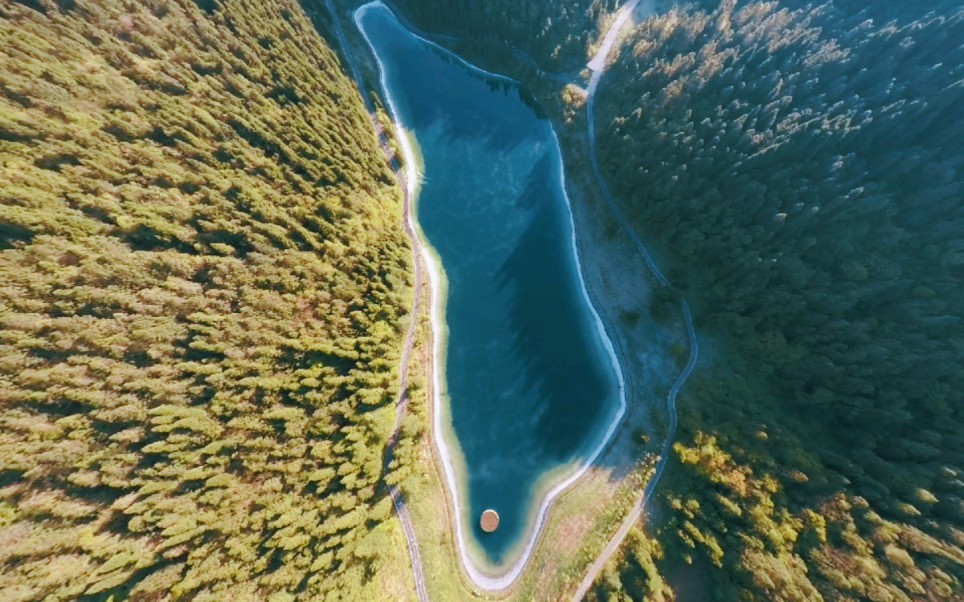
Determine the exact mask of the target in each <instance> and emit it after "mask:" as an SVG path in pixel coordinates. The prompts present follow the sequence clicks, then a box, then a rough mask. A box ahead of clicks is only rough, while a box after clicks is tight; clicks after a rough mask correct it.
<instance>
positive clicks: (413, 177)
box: [354, 1, 626, 592]
mask: <svg viewBox="0 0 964 602" xmlns="http://www.w3.org/2000/svg"><path fill="white" fill-rule="evenodd" d="M378 5H381V6H382V8H387V7H385V5H384V3H382V2H377V1H376V2H370V3H368V4H366V5H364V6H362V7H360V8H358V9H357V10H356V11H355V13H354V20H355V22H356V24H357V25H359V29H360V30H361V33H362V35H363V37H365V38H366V40H367V41H368V42H369V45H370V46H372V49H373V50H374V49H375V47H374V45H373V44H372V41H371V40H370V39H368V34H367V32H366V31H365V28H364V27H362V26H361V23H360V19H361V18H362V17H363V16H364V14H365V13H366V11H368V10H371V9H373V8H375V7H377V6H378ZM409 34H411V35H413V36H415V37H419V36H417V34H414V33H413V32H411V31H409ZM420 39H421V40H422V41H423V42H424V43H426V44H428V45H431V46H436V47H437V48H439V50H440V51H443V52H445V53H446V54H448V55H450V56H451V57H452V58H454V59H455V60H457V61H459V62H460V63H462V64H463V65H464V66H465V67H466V68H468V69H470V70H472V71H476V72H478V73H481V74H483V75H485V76H486V77H489V78H495V79H499V80H505V81H508V82H512V83H516V84H517V83H518V82H515V81H514V80H511V79H510V78H506V77H504V76H499V75H496V74H493V73H491V72H488V71H485V70H483V69H479V68H478V67H476V66H474V65H471V64H469V63H468V62H466V61H465V60H464V59H462V58H461V57H458V56H457V55H455V54H453V53H451V52H449V51H446V50H445V49H443V48H441V47H439V46H437V45H436V44H433V43H432V42H430V41H428V40H425V39H424V38H420ZM375 60H376V61H377V62H379V67H380V70H381V85H382V89H383V93H384V95H385V99H386V102H387V104H388V107H389V109H390V111H391V113H392V117H393V121H394V122H395V124H396V127H397V128H398V130H399V131H400V132H401V130H402V123H401V121H400V117H399V112H398V110H397V107H396V102H395V99H394V97H393V96H392V94H391V91H390V90H389V89H388V81H387V79H386V77H387V76H386V70H385V66H384V65H382V64H381V60H380V59H379V57H378V56H377V54H376V56H375ZM552 137H553V139H554V145H555V151H556V153H557V160H558V162H559V165H560V172H559V177H560V183H559V185H560V190H561V192H562V194H563V196H564V197H565V200H566V205H567V206H566V210H567V213H568V219H569V220H570V228H571V229H570V231H571V233H572V240H571V244H572V247H573V253H574V256H575V258H576V262H577V265H578V257H579V253H578V248H577V245H576V240H575V225H574V224H573V223H572V221H573V219H574V217H573V215H572V210H571V206H570V205H569V199H568V196H567V195H566V193H565V182H564V180H562V178H563V177H564V176H563V170H562V155H561V149H560V147H559V142H558V138H557V136H556V133H555V131H554V130H552ZM398 141H399V144H400V146H401V147H402V150H403V154H404V156H405V159H406V173H405V181H406V184H407V187H408V195H409V196H410V197H414V195H415V192H416V191H417V185H418V175H419V174H418V173H417V171H416V167H415V166H416V163H415V158H416V153H415V149H414V148H413V147H412V143H411V141H410V140H409V139H408V137H406V136H405V135H400V136H399V137H398ZM406 215H407V217H408V219H410V220H411V219H412V215H411V213H407V214H406ZM411 227H412V229H413V230H414V224H411ZM418 248H419V249H421V250H422V252H423V253H424V257H423V259H424V261H425V264H426V265H427V266H428V268H429V269H428V276H429V281H430V282H431V284H432V286H431V296H432V311H431V317H432V327H433V331H434V333H435V341H434V354H435V357H438V354H439V353H440V338H439V336H438V333H439V332H441V331H440V328H441V324H440V320H441V317H440V316H441V314H440V313H439V307H440V304H439V290H440V285H441V275H440V273H439V271H438V270H439V268H438V267H437V266H436V265H435V263H434V260H433V257H432V256H431V255H430V254H429V253H428V251H427V248H426V246H425V245H424V244H423V243H421V242H419V243H418ZM579 278H580V281H581V286H582V289H583V291H582V293H583V294H584V295H585V296H586V301H587V303H588V306H589V309H590V311H591V312H592V314H593V317H594V319H595V321H596V322H597V327H598V328H599V329H600V334H601V336H602V337H603V343H604V344H605V345H607V346H608V347H609V353H610V355H611V356H612V361H613V367H614V369H615V371H616V375H617V376H618V383H619V402H620V407H619V408H618V413H617V415H616V416H615V418H614V419H613V420H612V422H611V423H610V424H609V425H608V427H607V428H606V431H605V433H604V434H603V436H602V437H601V439H600V441H599V443H598V445H596V446H595V447H594V448H593V450H592V451H591V452H590V453H589V454H588V457H587V458H586V459H585V460H584V461H583V462H582V463H581V464H580V465H579V467H578V468H576V469H575V470H574V471H572V472H571V473H569V475H568V476H567V477H566V478H565V479H563V480H562V481H560V482H558V483H556V484H555V485H554V486H553V487H552V488H551V489H550V490H549V491H548V493H547V494H546V495H545V496H544V498H543V500H542V502H541V503H540V505H539V507H538V510H537V511H536V513H535V520H534V522H533V526H532V528H531V532H530V534H529V536H528V538H527V539H526V542H525V546H524V548H523V551H522V553H521V555H520V556H519V557H518V558H517V559H516V561H515V562H514V563H512V565H511V566H510V567H509V568H508V570H507V571H505V572H503V573H501V574H494V575H493V574H489V573H486V572H484V571H482V570H480V569H479V568H478V567H477V566H476V564H475V562H474V561H473V560H472V559H471V557H470V556H469V553H468V547H467V542H466V534H465V532H464V529H463V525H462V523H461V522H460V521H461V518H460V517H461V507H460V504H459V497H458V492H457V491H456V479H455V472H454V467H453V465H452V462H451V460H450V454H449V451H448V449H447V446H446V443H445V441H444V438H443V437H442V424H441V422H440V421H441V416H442V412H441V411H440V403H441V400H440V397H439V396H438V392H439V391H440V390H441V382H440V381H439V378H440V374H439V371H438V370H436V371H434V373H433V384H434V390H435V399H434V408H435V411H434V412H433V439H434V443H435V445H436V448H437V450H438V452H439V455H438V458H439V460H440V461H441V464H442V467H443V469H444V473H445V474H444V477H445V479H446V486H447V489H448V492H449V494H450V496H451V500H452V501H453V503H454V506H455V508H454V510H455V516H456V519H455V521H456V523H455V531H456V533H455V534H456V541H457V548H458V552H459V555H460V559H461V565H462V568H463V570H464V571H465V574H466V575H467V576H468V578H469V580H470V581H471V582H472V583H473V584H474V585H475V586H476V587H478V588H479V589H482V590H485V591H488V592H500V591H505V590H506V589H508V588H510V587H511V586H513V585H514V584H515V582H516V580H517V579H518V578H519V576H520V575H521V574H522V572H523V570H524V569H525V567H526V565H527V564H528V561H529V560H530V559H531V556H532V552H533V550H534V548H535V546H536V544H537V542H538V540H539V536H540V534H541V532H542V530H543V528H544V526H545V523H546V518H547V516H548V512H549V509H550V508H551V506H552V504H553V503H554V501H555V499H556V498H557V497H558V496H559V494H561V493H562V492H563V491H565V490H566V489H568V488H569V487H570V486H571V485H572V484H573V483H574V482H576V481H577V480H578V479H580V478H581V477H582V475H583V474H585V472H586V471H587V470H588V468H589V467H590V466H592V465H593V463H594V462H595V461H596V459H597V458H598V457H599V455H600V454H601V452H602V451H603V450H604V449H605V447H606V445H607V444H608V443H609V441H610V440H611V438H612V435H613V434H614V432H615V430H616V429H617V427H618V425H619V424H620V423H621V421H622V417H623V415H624V414H625V411H626V399H625V386H624V382H625V381H624V377H623V374H622V366H621V364H620V362H619V361H618V358H617V357H616V352H615V350H614V349H613V347H612V341H611V339H610V337H609V333H608V332H607V331H606V330H605V326H604V325H603V323H602V321H601V318H600V316H599V314H598V312H597V311H596V309H595V307H594V306H593V305H592V303H591V300H590V299H589V293H588V291H587V290H586V283H585V280H584V278H583V277H582V275H581V273H580V274H579ZM400 516H401V514H400Z"/></svg>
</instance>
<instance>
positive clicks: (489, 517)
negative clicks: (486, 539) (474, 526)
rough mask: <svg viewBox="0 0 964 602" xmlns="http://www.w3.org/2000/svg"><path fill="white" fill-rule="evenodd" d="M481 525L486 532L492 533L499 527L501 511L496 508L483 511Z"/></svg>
mask: <svg viewBox="0 0 964 602" xmlns="http://www.w3.org/2000/svg"><path fill="white" fill-rule="evenodd" d="M479 525H481V527H482V530H483V531H485V532H486V533H491V532H493V531H495V530H496V529H498V528H499V513H498V512H496V511H495V510H486V511H485V512H483V513H482V518H481V520H479Z"/></svg>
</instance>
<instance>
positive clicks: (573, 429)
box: [496, 154, 609, 462]
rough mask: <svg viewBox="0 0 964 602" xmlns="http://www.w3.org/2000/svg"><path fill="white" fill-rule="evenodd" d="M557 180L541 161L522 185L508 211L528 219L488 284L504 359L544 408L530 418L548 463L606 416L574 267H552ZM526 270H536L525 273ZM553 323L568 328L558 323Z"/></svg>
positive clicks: (557, 244)
mask: <svg viewBox="0 0 964 602" xmlns="http://www.w3.org/2000/svg"><path fill="white" fill-rule="evenodd" d="M558 172H559V166H558V165H557V163H556V161H554V160H553V158H552V157H551V156H550V155H549V154H544V155H543V157H542V158H541V159H540V160H539V161H538V162H537V163H536V165H535V166H534V167H533V169H532V171H531V172H530V174H529V176H528V177H527V178H526V182H525V185H524V189H523V190H522V192H521V194H520V195H519V197H518V199H517V200H516V206H517V207H518V208H519V209H520V210H524V211H527V212H530V213H531V215H532V218H531V220H530V221H529V224H528V226H527V227H526V229H525V231H524V233H523V234H522V235H521V236H520V237H519V240H518V242H517V243H516V247H515V250H514V251H512V253H511V254H510V255H509V257H508V258H507V259H506V261H505V263H503V265H502V266H501V268H500V269H499V271H498V272H497V274H496V281H497V282H498V286H499V289H500V290H502V291H504V292H506V293H507V295H506V303H507V305H508V308H509V309H508V312H507V313H508V316H509V318H510V320H511V322H510V330H511V331H512V332H513V333H514V334H515V336H514V339H513V342H512V352H513V355H515V356H517V357H520V358H524V362H525V364H524V374H525V375H526V377H527V378H526V383H525V384H526V388H527V390H530V391H532V392H533V393H534V395H535V396H536V397H537V398H538V399H540V400H542V402H541V403H546V404H548V403H550V402H551V404H552V410H553V411H552V412H542V413H540V414H539V415H538V420H537V421H536V427H537V432H536V434H537V436H539V437H540V438H543V439H545V440H551V441H553V447H554V448H555V449H554V451H556V454H555V457H554V458H553V460H555V461H557V462H563V461H566V460H568V459H570V457H571V456H572V455H573V454H574V453H576V452H577V450H579V449H580V447H581V446H583V444H584V440H585V438H586V437H585V435H586V430H587V429H593V428H599V426H600V425H601V421H602V420H603V419H604V418H605V415H606V413H607V412H606V411H605V410H606V408H605V407H604V406H603V405H602V404H598V403H594V401H595V400H600V399H605V398H606V396H607V390H606V389H607V385H608V384H609V383H607V382H606V375H605V363H606V362H608V358H606V357H595V358H594V357H592V355H591V352H592V349H593V347H594V344H593V341H592V340H590V338H591V336H592V334H591V333H592V332H593V330H592V329H593V324H592V322H591V319H590V318H589V316H588V313H587V311H586V309H587V308H586V307H585V301H584V300H583V298H582V295H581V291H579V290H578V282H577V280H576V276H575V274H574V272H573V268H574V266H572V265H567V264H566V263H565V262H561V261H559V260H558V258H559V257H564V256H566V255H568V254H571V253H572V250H571V246H570V241H569V239H568V237H565V236H559V234H560V233H566V232H567V230H568V227H569V226H568V223H567V220H568V216H567V215H566V210H565V207H563V206H562V204H561V203H560V202H559V201H560V199H559V198H558V197H559V193H558V190H555V188H557V186H556V183H557V182H558V181H559V173H558ZM533 264H536V265H539V266H542V269H539V270H532V269H531V266H532V265H533ZM560 283H566V284H569V285H570V286H568V287H566V288H568V289H569V290H565V291H562V292H565V293H567V294H561V295H560V294H557V293H559V292H560ZM559 316H566V317H568V318H569V319H572V320H573V322H570V323H560V322H559V319H558V318H559ZM600 351H601V350H600ZM600 364H601V365H600ZM560 392H563V394H561V395H560Z"/></svg>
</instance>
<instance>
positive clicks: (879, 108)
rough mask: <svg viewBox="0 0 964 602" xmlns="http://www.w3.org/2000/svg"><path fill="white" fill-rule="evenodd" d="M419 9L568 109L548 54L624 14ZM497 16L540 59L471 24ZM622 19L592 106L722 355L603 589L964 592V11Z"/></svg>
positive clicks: (617, 595)
mask: <svg viewBox="0 0 964 602" xmlns="http://www.w3.org/2000/svg"><path fill="white" fill-rule="evenodd" d="M399 4H400V5H401V6H402V12H403V13H405V14H406V15H408V16H409V17H410V18H411V19H412V20H413V21H414V23H415V25H416V26H417V27H419V28H423V29H426V30H428V31H429V32H433V33H435V34H438V35H439V37H438V38H436V39H438V40H441V41H443V43H444V39H442V38H441V36H455V38H456V39H455V40H453V41H452V42H451V45H453V46H455V47H458V48H459V49H460V50H461V51H463V52H466V53H467V55H468V57H469V58H470V60H476V61H479V62H481V63H482V64H485V65H486V67H487V68H490V69H495V70H497V71H498V70H501V71H502V72H511V73H513V75H515V76H520V74H521V76H523V83H525V84H529V85H531V87H532V88H533V89H536V90H540V91H543V94H542V96H541V97H540V100H541V101H543V102H545V103H546V104H547V106H552V104H553V103H554V102H557V101H558V98H553V97H551V96H549V95H547V94H545V93H544V91H545V85H544V80H539V81H537V78H536V75H537V72H540V71H541V72H542V73H545V72H547V71H548V72H558V71H565V70H570V69H578V67H579V66H580V64H584V63H585V60H586V57H587V56H588V52H589V50H588V49H587V45H586V42H587V41H588V42H592V40H593V39H594V37H593V34H594V33H595V31H596V30H595V27H596V25H595V24H596V21H597V19H598V18H599V14H600V12H606V11H610V10H612V8H613V5H611V4H605V3H599V2H589V1H584V2H574V3H554V2H542V3H526V6H525V7H524V8H523V7H522V6H520V5H514V6H515V7H516V8H514V9H513V8H512V7H507V6H501V5H499V3H488V2H481V1H478V2H471V1H467V2H461V3H459V5H458V9H457V10H448V9H446V10H440V9H438V8H437V5H435V4H434V3H429V2H419V1H418V0H407V1H404V2H399ZM533 4H538V5H539V6H533ZM493 31H497V32H498V33H492V32H493ZM476 32H489V33H488V34H481V33H480V34H478V35H480V36H481V35H491V36H492V37H495V38H498V39H500V40H503V41H507V43H508V44H509V45H511V46H513V47H516V48H521V49H523V50H524V51H525V52H526V53H527V54H528V57H527V59H526V61H524V62H529V61H530V60H531V62H533V63H535V64H537V65H539V66H540V67H541V68H542V69H541V70H539V69H536V70H533V69H529V72H530V75H531V76H532V77H531V79H529V80H526V79H525V69H520V68H519V66H518V65H519V63H520V57H519V56H518V53H515V52H504V51H503V52H499V51H496V50H493V48H495V47H496V46H497V45H486V44H485V43H483V42H481V41H479V39H472V40H470V41H468V42H461V41H460V40H459V36H465V35H476ZM525 32H529V35H528V38H527V37H526V34H525ZM534 32H536V33H534ZM574 32H590V35H589V38H588V39H587V38H585V37H580V35H579V34H575V33H574ZM627 33H628V38H627V39H626V40H625V41H624V43H623V44H622V45H621V50H620V53H619V56H614V57H612V66H611V68H610V70H609V71H608V72H607V74H606V76H605V78H604V79H603V82H602V84H601V85H600V91H599V95H598V98H597V116H596V119H597V124H596V126H597V130H598V131H599V132H600V134H599V135H600V140H599V154H600V161H601V164H602V171H603V174H604V176H605V177H606V179H607V181H608V182H609V185H610V187H611V189H612V190H613V192H614V194H615V196H616V197H617V200H618V201H619V203H620V204H621V206H622V207H623V209H624V211H625V213H626V214H628V215H629V216H631V219H632V222H633V226H634V229H635V230H636V231H637V232H638V233H639V234H640V235H641V236H642V238H643V239H644V240H645V241H647V243H648V244H650V245H651V246H652V249H653V251H654V252H655V253H656V255H657V256H658V257H659V258H660V261H661V262H662V263H663V265H664V266H665V267H666V268H668V269H669V275H670V280H672V281H673V283H674V284H675V285H676V286H677V287H679V289H680V290H681V292H682V294H683V295H684V296H685V297H686V298H687V299H688V300H689V302H690V304H691V305H692V306H693V309H694V314H695V315H696V321H697V330H698V331H699V332H700V335H701V342H702V345H703V347H704V350H703V351H704V353H703V356H702V359H701V364H700V366H699V368H698V370H697V372H696V374H695V376H694V377H693V379H691V381H690V382H689V383H688V384H687V385H686V387H685V388H684V390H683V392H682V394H681V396H680V400H679V403H678V407H679V408H680V412H681V417H680V431H679V433H678V437H677V441H676V445H675V446H674V457H673V459H672V462H671V465H670V467H669V469H668V470H667V474H666V477H664V478H665V479H666V480H665V481H662V482H661V483H660V486H659V488H658V489H657V498H658V499H657V500H656V501H655V507H656V510H654V512H653V514H654V516H658V517H660V518H658V519H654V520H653V523H652V524H651V525H647V526H643V525H640V526H639V528H638V529H637V530H636V531H635V533H634V534H633V536H632V538H631V539H630V540H629V543H628V544H627V545H625V546H624V549H623V550H622V552H621V554H620V557H619V558H618V560H617V562H614V563H613V564H612V565H611V566H609V567H608V568H607V571H606V572H605V574H604V576H603V578H601V579H600V581H599V582H598V583H597V584H596V588H595V590H594V591H593V592H592V593H591V595H590V597H591V598H592V599H598V600H611V599H612V600H622V599H625V600H630V599H633V600H638V599H644V598H645V599H653V600H663V599H673V597H674V594H673V588H672V587H670V586H671V585H673V582H674V581H676V583H677V584H679V583H680V582H682V581H687V580H692V581H695V582H698V583H700V584H702V585H701V586H700V588H699V590H698V591H699V593H698V594H696V595H691V596H690V597H688V598H687V597H686V596H685V595H684V594H683V593H681V594H680V599H684V598H685V599H696V600H706V599H717V600H733V599H746V600H815V599H828V600H918V599H931V600H947V599H952V598H954V597H955V596H959V595H961V593H962V584H961V576H962V574H964V554H962V552H961V549H962V547H964V535H962V526H964V479H962V473H961V467H962V466H964V457H962V454H964V441H962V439H964V424H962V419H961V416H960V412H961V407H962V403H961V401H962V399H961V391H964V371H962V370H961V368H960V366H961V359H962V357H964V320H962V318H964V305H962V304H961V303H960V301H959V291H960V290H961V282H962V279H964V242H962V240H964V239H962V236H961V233H962V232H964V196H962V186H964V150H962V147H961V145H960V140H961V139H962V137H964V125H962V124H964V66H962V65H964V10H962V8H961V7H960V4H959V3H957V2H951V1H943V2H935V3H889V4H874V5H868V4H867V3H865V2H855V1H850V0H834V1H832V2H826V3H820V4H809V3H805V2H798V1H793V0H780V1H775V2H773V1H771V2H758V1H736V0H723V1H717V0H702V1H699V2H691V3H681V4H680V5H678V6H671V5H670V3H667V2H663V3H658V4H657V10H656V16H654V17H652V18H649V19H646V20H644V21H642V22H640V23H638V24H637V25H636V26H635V28H632V31H627ZM504 44H505V42H503V45H504ZM580 57H581V61H580ZM576 75H577V74H575V73H573V81H576V80H575V77H576ZM559 92H560V87H559V86H557V87H556V89H555V92H554V94H555V95H556V96H557V97H558V96H559ZM562 97H563V98H564V99H565V100H569V101H571V100H572V99H573V98H574V95H572V94H571V93H570V92H565V93H564V94H563V96H562ZM578 108H579V106H578V103H576V105H575V107H574V109H578ZM572 111H573V109H570V110H569V114H571V113H572ZM557 113H558V111H557ZM555 118H556V119H559V120H560V121H561V122H562V123H564V124H565V125H566V126H567V127H571V128H584V127H585V125H584V121H579V120H574V121H573V120H569V119H564V120H563V119H560V118H559V117H555ZM583 156H584V154H583ZM567 168H568V169H569V170H573V169H580V167H579V165H572V164H569V165H567ZM683 589H685V588H683ZM681 591H682V590H681Z"/></svg>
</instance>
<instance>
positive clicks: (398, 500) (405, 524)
mask: <svg viewBox="0 0 964 602" xmlns="http://www.w3.org/2000/svg"><path fill="white" fill-rule="evenodd" d="M325 5H326V7H327V8H328V12H329V14H330V15H331V20H332V23H333V24H334V28H335V35H336V36H337V37H338V45H339V46H341V49H342V56H344V57H345V60H346V61H347V62H348V68H349V70H350V71H351V76H352V79H354V80H355V85H356V86H358V91H359V93H360V94H361V97H362V101H363V102H364V103H365V109H366V110H367V111H368V116H369V119H370V120H371V122H372V127H373V129H374V130H375V137H376V138H377V140H378V144H379V146H381V148H382V152H383V153H385V158H386V159H387V160H388V162H389V165H391V168H392V171H393V172H394V173H395V177H396V178H397V179H398V183H399V185H400V186H401V188H402V214H403V215H402V223H403V224H404V228H405V234H406V236H408V239H409V241H411V244H412V261H413V263H414V264H415V288H414V297H413V300H412V309H411V311H410V312H409V314H408V315H409V320H410V323H409V325H408V331H407V332H406V333H405V341H404V343H403V345H402V357H401V359H400V360H399V361H400V365H399V383H398V398H397V399H396V400H395V424H394V425H393V426H392V434H391V435H390V436H389V438H388V443H387V445H386V446H385V457H384V460H383V466H385V467H387V466H389V465H390V464H391V462H392V459H393V458H394V457H395V447H396V446H397V445H398V437H399V431H400V430H401V427H402V420H403V419H404V418H405V412H406V411H407V410H408V400H409V395H408V367H409V364H410V363H411V357H412V349H413V348H414V347H415V335H416V333H417V331H418V315H419V310H420V307H419V298H420V297H421V292H422V286H423V284H422V283H423V281H424V278H425V275H424V267H423V266H422V262H421V259H420V258H421V256H422V250H421V244H420V243H419V241H418V236H416V235H415V231H414V230H412V226H411V221H410V220H409V212H410V211H411V207H412V195H411V189H410V188H409V186H408V182H407V180H406V177H405V173H404V172H403V171H402V169H401V166H400V165H399V163H398V160H397V159H396V157H395V155H394V153H393V152H392V149H391V147H390V146H389V144H388V136H387V134H386V133H385V131H384V129H383V128H382V125H381V123H379V121H378V114H377V113H376V111H375V105H374V103H372V101H371V98H370V97H369V95H368V90H367V88H366V87H365V83H364V81H363V80H362V77H361V71H360V70H359V68H358V64H357V63H356V62H355V57H354V55H353V54H352V52H351V48H350V47H349V46H348V40H347V39H346V38H345V32H344V30H342V27H341V21H340V20H339V19H338V13H337V11H336V10H335V6H334V4H333V3H332V0H325ZM388 490H389V493H390V495H391V496H392V503H393V505H394V506H395V514H397V515H398V520H399V522H400V523H401V524H402V532H403V533H404V534H405V543H406V546H407V547H408V556H409V559H410V560H411V562H412V575H413V577H414V580H415V591H416V593H417V594H418V599H419V602H429V597H428V589H427V588H426V586H425V573H424V572H423V571H422V557H421V555H420V554H419V551H418V540H417V539H416V536H415V528H414V527H413V526H412V519H411V517H410V516H409V514H408V508H407V507H406V505H405V496H403V495H402V493H401V491H399V490H398V488H397V487H395V486H394V485H389V487H388Z"/></svg>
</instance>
